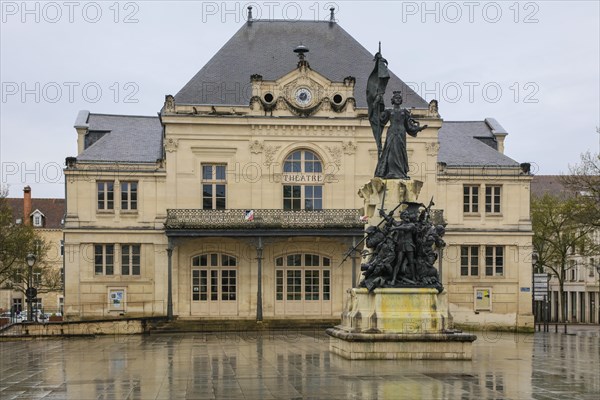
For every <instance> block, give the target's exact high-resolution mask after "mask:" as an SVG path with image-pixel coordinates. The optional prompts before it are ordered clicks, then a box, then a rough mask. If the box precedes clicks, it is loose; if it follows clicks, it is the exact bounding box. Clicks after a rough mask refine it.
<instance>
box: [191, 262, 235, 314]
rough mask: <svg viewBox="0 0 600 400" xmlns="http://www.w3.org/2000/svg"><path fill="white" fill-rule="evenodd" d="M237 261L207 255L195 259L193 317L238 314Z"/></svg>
mask: <svg viewBox="0 0 600 400" xmlns="http://www.w3.org/2000/svg"><path fill="white" fill-rule="evenodd" d="M237 274H238V271H237V259H236V258H235V257H232V256H230V255H227V254H220V253H207V254H201V255H198V256H195V257H192V280H191V283H192V287H191V289H192V290H191V293H192V296H191V297H192V314H209V315H230V314H235V313H237V292H238V285H237V281H238V279H237V278H238V276H237Z"/></svg>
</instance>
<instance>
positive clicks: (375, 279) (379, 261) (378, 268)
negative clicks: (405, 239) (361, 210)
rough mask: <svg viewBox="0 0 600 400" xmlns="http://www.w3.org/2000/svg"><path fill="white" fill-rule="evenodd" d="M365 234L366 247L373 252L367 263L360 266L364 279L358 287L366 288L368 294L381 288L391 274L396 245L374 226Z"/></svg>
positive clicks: (389, 237)
mask: <svg viewBox="0 0 600 400" xmlns="http://www.w3.org/2000/svg"><path fill="white" fill-rule="evenodd" d="M366 233H367V239H366V240H365V242H366V244H367V247H368V248H370V249H373V250H372V252H371V258H370V259H369V261H368V262H367V263H365V264H362V265H361V270H363V271H364V278H365V279H364V280H363V281H362V282H361V283H360V286H362V287H366V288H367V289H369V292H372V291H373V290H374V289H375V288H377V287H383V286H384V285H385V283H386V278H388V277H389V276H390V275H391V274H392V268H393V263H394V260H395V258H396V245H395V243H394V240H393V238H392V237H391V236H389V235H386V234H385V233H384V232H383V231H381V230H380V229H379V228H378V227H376V226H370V227H368V228H367V229H366Z"/></svg>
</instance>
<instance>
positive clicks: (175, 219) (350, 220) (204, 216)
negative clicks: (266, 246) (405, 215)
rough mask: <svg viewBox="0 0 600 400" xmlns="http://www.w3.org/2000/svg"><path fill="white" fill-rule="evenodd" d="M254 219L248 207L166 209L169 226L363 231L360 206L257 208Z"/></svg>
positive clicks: (188, 228) (168, 228) (206, 228)
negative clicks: (249, 215)
mask: <svg viewBox="0 0 600 400" xmlns="http://www.w3.org/2000/svg"><path fill="white" fill-rule="evenodd" d="M253 211H254V216H253V219H252V220H249V219H247V218H246V210H237V209H233V210H200V209H169V210H167V221H166V222H165V229H167V230H195V231H199V230H314V229H326V230H337V229H345V230H350V231H354V232H357V231H362V229H364V223H362V222H360V216H361V213H360V210H352V209H350V210H348V209H329V210H318V211H304V210H299V211H284V210H274V209H255V210H253Z"/></svg>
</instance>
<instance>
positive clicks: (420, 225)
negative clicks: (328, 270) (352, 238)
mask: <svg viewBox="0 0 600 400" xmlns="http://www.w3.org/2000/svg"><path fill="white" fill-rule="evenodd" d="M404 204H407V205H408V208H407V209H406V210H404V211H402V213H401V214H400V216H401V220H400V221H396V220H395V219H394V218H393V216H392V213H389V214H387V213H385V211H383V210H380V215H381V216H382V218H383V219H384V221H385V222H386V224H385V225H384V226H383V228H381V229H380V228H379V227H377V226H370V227H368V228H367V230H366V233H367V236H366V244H367V247H368V248H369V249H371V252H369V253H367V254H364V255H367V256H370V258H369V260H368V261H367V262H366V263H364V264H362V265H361V269H362V271H364V278H365V279H364V280H363V281H362V282H361V283H360V286H362V287H366V288H367V289H369V291H370V292H372V291H373V290H374V289H376V288H389V287H432V288H435V289H437V290H438V291H439V292H441V291H442V290H443V286H442V283H441V281H440V278H439V275H438V271H437V269H436V268H435V267H434V263H435V262H436V261H437V258H438V255H437V250H439V249H441V248H443V247H444V246H445V243H444V241H443V240H442V236H443V235H444V233H445V230H444V227H443V225H434V224H433V223H432V222H431V221H430V220H429V217H428V215H429V212H430V208H431V205H433V201H432V202H431V203H430V205H429V206H428V207H425V205H423V204H420V203H404ZM419 208H424V210H423V211H422V212H421V213H420V215H418V213H417V210H418V209H419Z"/></svg>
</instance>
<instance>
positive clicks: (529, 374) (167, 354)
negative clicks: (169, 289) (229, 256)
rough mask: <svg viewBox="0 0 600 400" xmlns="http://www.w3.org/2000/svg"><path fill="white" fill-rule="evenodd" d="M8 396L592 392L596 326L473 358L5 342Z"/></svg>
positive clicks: (305, 338)
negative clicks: (362, 357) (359, 357)
mask: <svg viewBox="0 0 600 400" xmlns="http://www.w3.org/2000/svg"><path fill="white" fill-rule="evenodd" d="M0 354H1V358H0V398H1V399H2V400H8V399H77V400H84V399H144V400H145V399H274V398H276V399H294V398H298V399H299V398H314V399H399V398H406V399H477V400H480V399H531V398H532V399H540V400H541V399H594V400H597V399H598V398H600V335H598V334H595V333H594V332H592V334H589V332H583V333H579V334H577V335H564V334H561V333H536V334H535V335H515V334H510V333H495V332H484V333H479V334H478V340H477V341H476V342H475V343H474V348H473V360H472V361H348V360H345V359H343V358H340V357H338V356H336V355H333V354H330V353H329V351H328V337H327V336H325V334H324V333H322V332H320V331H318V332H317V331H314V332H310V331H304V332H287V333H281V332H278V333H275V332H271V333H269V332H263V333H257V332H245V333H215V334H205V333H202V334H175V335H152V336H117V337H108V336H104V337H102V336H100V337H96V338H69V339H48V340H32V341H10V342H0Z"/></svg>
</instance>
